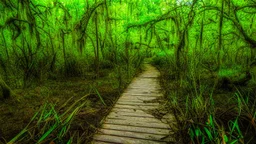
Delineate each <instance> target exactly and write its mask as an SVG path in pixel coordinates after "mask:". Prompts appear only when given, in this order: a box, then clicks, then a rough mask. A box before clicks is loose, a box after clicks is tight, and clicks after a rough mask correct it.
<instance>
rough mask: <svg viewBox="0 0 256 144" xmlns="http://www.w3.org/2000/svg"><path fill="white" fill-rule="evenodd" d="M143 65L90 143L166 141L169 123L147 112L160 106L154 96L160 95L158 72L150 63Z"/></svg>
mask: <svg viewBox="0 0 256 144" xmlns="http://www.w3.org/2000/svg"><path fill="white" fill-rule="evenodd" d="M145 67H146V69H145V71H144V72H143V73H141V74H140V75H139V76H138V77H136V78H134V79H133V81H132V82H131V84H130V85H129V86H128V88H127V89H126V90H125V92H124V93H123V94H122V95H121V97H120V98H119V100H118V101H117V102H116V104H115V106H114V107H113V109H112V110H111V112H110V113H109V115H108V116H107V117H106V119H105V121H104V123H103V125H102V127H101V128H100V129H99V130H98V132H97V133H96V134H95V135H94V138H93V142H92V143H94V144H104V143H106V144H107V143H122V144H157V143H166V141H165V140H163V139H164V138H165V137H166V136H168V135H170V133H171V128H170V126H169V125H168V124H167V123H165V122H166V120H164V119H163V118H162V119H157V118H156V117H154V116H153V115H152V114H150V111H152V110H154V109H157V108H158V107H159V106H160V105H159V101H157V99H158V98H161V97H162V96H163V94H162V93H161V87H160V84H159V81H158V79H157V77H158V76H159V75H160V73H159V71H158V70H157V69H156V68H155V67H153V66H152V65H150V64H145Z"/></svg>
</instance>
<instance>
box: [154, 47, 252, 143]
mask: <svg viewBox="0 0 256 144" xmlns="http://www.w3.org/2000/svg"><path fill="white" fill-rule="evenodd" d="M187 57H188V58H187V59H182V61H183V62H182V63H183V64H186V66H184V65H183V66H184V68H185V69H184V71H182V72H181V76H180V77H176V76H173V77H169V76H170V75H173V74H174V75H175V72H174V70H175V69H174V68H172V67H170V66H171V65H173V61H175V60H174V58H173V57H172V56H171V55H168V54H167V53H163V52H162V53H160V54H158V55H157V56H156V57H155V58H153V64H154V65H156V66H157V67H159V69H160V70H161V72H162V84H163V86H164V88H165V89H166V96H167V99H168V102H169V106H170V109H171V110H172V112H173V114H174V115H175V117H176V120H177V128H175V130H176V132H175V134H176V136H177V141H182V142H183V143H193V144H202V143H223V144H226V143H227V144H235V143H253V141H255V138H256V134H255V133H256V128H255V122H256V121H255V116H256V109H255V104H256V99H255V96H256V95H255V93H254V92H255V91H253V90H251V89H249V88H246V87H240V86H239V87H237V86H235V85H231V86H230V87H233V88H232V89H223V88H222V85H221V86H218V85H219V83H221V80H222V78H224V77H225V78H230V79H231V78H234V79H239V78H240V77H241V75H239V76H237V77H236V75H237V74H240V73H241V72H242V71H243V70H241V69H242V68H244V67H241V66H240V65H238V64H237V65H236V64H233V66H231V67H230V65H229V64H230V63H226V62H223V63H222V66H221V69H220V70H219V71H214V65H213V67H212V65H208V66H207V61H209V59H202V58H203V57H207V56H206V55H201V56H200V55H199V56H198V55H194V54H193V53H188V55H187ZM199 57H201V58H200V59H199ZM227 62H228V61H227ZM213 63H214V62H213ZM243 64H244V63H243ZM204 69H207V71H205V70H204ZM222 84H223V83H222ZM252 88H253V89H254V88H255V87H252ZM221 94H223V95H226V96H224V97H223V96H222V95H221ZM221 96H222V97H221Z"/></svg>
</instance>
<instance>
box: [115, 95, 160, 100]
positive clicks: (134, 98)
mask: <svg viewBox="0 0 256 144" xmlns="http://www.w3.org/2000/svg"><path fill="white" fill-rule="evenodd" d="M157 98H158V97H139V96H133V97H129V96H123V97H121V98H120V99H119V100H142V101H151V100H155V99H157Z"/></svg>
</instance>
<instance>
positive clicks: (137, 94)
mask: <svg viewBox="0 0 256 144" xmlns="http://www.w3.org/2000/svg"><path fill="white" fill-rule="evenodd" d="M123 96H139V97H143V96H144V97H161V96H163V94H159V93H158V94H156V93H135V92H129V93H123V94H122V96H121V97H123Z"/></svg>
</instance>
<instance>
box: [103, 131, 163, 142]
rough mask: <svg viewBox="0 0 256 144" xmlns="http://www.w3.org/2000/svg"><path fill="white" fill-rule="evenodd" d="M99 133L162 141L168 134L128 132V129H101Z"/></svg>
mask: <svg viewBox="0 0 256 144" xmlns="http://www.w3.org/2000/svg"><path fill="white" fill-rule="evenodd" d="M99 134H106V135H115V136H125V137H130V138H140V139H149V140H157V141H161V138H163V137H165V136H166V135H158V134H147V133H139V132H127V131H119V130H111V129H101V130H100V131H99Z"/></svg>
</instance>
